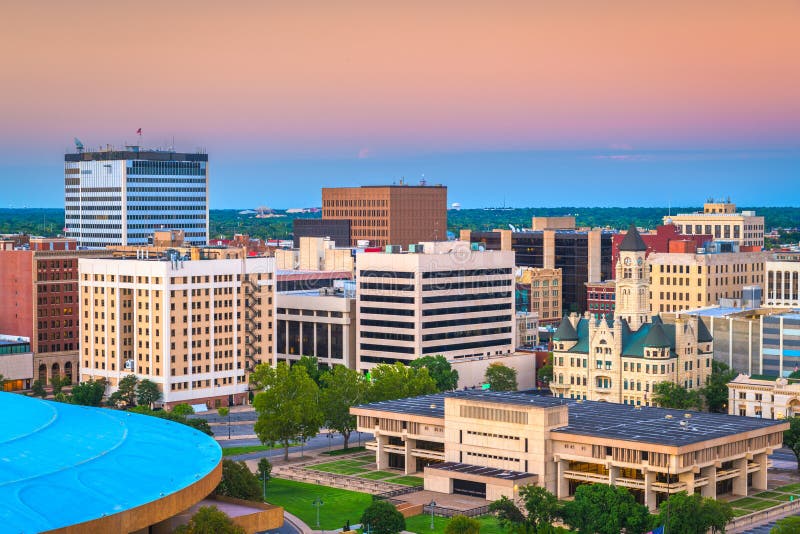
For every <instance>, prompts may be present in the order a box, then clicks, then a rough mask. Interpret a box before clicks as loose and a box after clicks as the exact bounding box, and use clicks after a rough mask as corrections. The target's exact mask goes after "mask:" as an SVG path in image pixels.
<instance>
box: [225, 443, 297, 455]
mask: <svg viewBox="0 0 800 534" xmlns="http://www.w3.org/2000/svg"><path fill="white" fill-rule="evenodd" d="M292 445H295V444H294V443H293V444H292ZM282 448H283V446H282V445H273V446H272V447H270V446H269V445H250V446H248V447H222V456H236V455H237V454H249V453H251V452H261V451H272V450H275V449H282Z"/></svg>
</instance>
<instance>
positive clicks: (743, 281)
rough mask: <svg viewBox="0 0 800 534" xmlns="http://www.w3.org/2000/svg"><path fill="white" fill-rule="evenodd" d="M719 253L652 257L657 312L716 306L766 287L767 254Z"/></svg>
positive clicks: (703, 252) (713, 250)
mask: <svg viewBox="0 0 800 534" xmlns="http://www.w3.org/2000/svg"><path fill="white" fill-rule="evenodd" d="M716 245H720V244H719V243H717V244H716ZM716 245H715V246H716ZM719 250H720V249H718V248H715V247H711V248H707V249H706V250H704V251H701V253H694V254H680V253H678V254H675V253H668V254H652V255H651V256H650V257H649V258H648V260H649V262H650V268H651V274H650V281H651V285H650V291H651V297H650V298H651V305H652V311H653V313H660V312H676V311H682V310H690V309H695V308H704V307H707V306H714V305H716V304H719V302H720V299H744V298H745V297H746V296H747V295H746V294H745V291H744V289H745V287H748V286H754V285H759V286H763V284H764V265H765V262H766V261H767V259H768V254H767V253H766V252H740V251H731V252H721V251H719ZM722 250H725V249H724V248H723V249H722ZM733 250H735V248H734V249H733Z"/></svg>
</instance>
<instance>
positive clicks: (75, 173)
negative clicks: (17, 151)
mask: <svg viewBox="0 0 800 534" xmlns="http://www.w3.org/2000/svg"><path fill="white" fill-rule="evenodd" d="M76 145H77V150H76V152H75V153H72V154H65V155H64V197H65V198H64V208H65V221H64V226H65V230H64V231H65V233H66V236H67V237H72V238H75V239H77V240H78V244H79V245H80V246H82V247H89V248H101V247H106V246H109V245H123V246H127V245H143V244H147V242H148V239H149V238H151V237H152V235H153V232H154V231H155V230H183V231H184V236H185V242H186V243H187V244H192V245H204V244H206V243H207V242H208V154H201V153H198V154H185V153H180V152H174V151H171V150H143V149H140V148H139V147H138V146H127V147H125V150H115V149H113V148H108V149H106V150H99V151H96V152H89V151H85V150H84V149H83V145H81V144H80V143H79V142H77V140H76Z"/></svg>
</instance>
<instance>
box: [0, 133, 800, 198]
mask: <svg viewBox="0 0 800 534" xmlns="http://www.w3.org/2000/svg"><path fill="white" fill-rule="evenodd" d="M178 148H180V147H178ZM361 156H362V157H360V158H359V157H357V156H354V157H350V158H328V159H321V158H313V157H303V158H295V159H279V158H276V157H274V156H273V155H270V156H268V157H266V156H265V157H264V158H263V159H261V158H259V157H258V155H257V154H255V155H254V154H253V153H248V154H240V153H236V152H234V151H230V150H225V149H223V150H221V151H219V152H215V151H214V149H213V147H209V161H210V169H211V187H210V189H211V192H210V197H211V208H212V209H222V208H248V207H255V206H259V205H265V206H270V207H274V208H290V207H308V206H318V205H319V204H320V196H321V193H320V188H321V187H323V186H358V185H368V184H387V183H392V182H394V181H398V180H400V179H401V178H405V179H406V181H407V182H408V183H418V182H419V180H420V179H422V178H423V176H424V178H425V179H426V180H427V181H428V182H429V183H442V184H445V185H447V186H448V200H449V202H450V203H452V202H459V203H461V205H462V207H464V208H479V207H487V206H501V205H506V206H511V207H537V206H541V207H548V206H668V205H673V206H699V205H701V204H702V202H703V201H704V200H705V199H706V198H707V197H709V196H715V197H723V196H730V197H731V199H732V200H733V201H734V202H735V203H737V204H738V205H741V206H798V205H800V150H754V151H748V150H719V151H678V150H671V151H636V150H630V149H628V147H624V146H623V147H618V148H616V149H610V150H603V151H589V150H587V151H517V152H465V153H435V154H427V155H419V154H414V155H393V156H389V157H382V156H380V155H366V156H367V157H363V156H365V154H362V155H361ZM62 165H63V164H62V160H61V157H60V155H59V154H52V156H51V155H48V158H47V159H45V160H38V161H37V160H25V159H23V161H19V160H17V161H15V162H14V163H13V164H10V161H9V158H6V157H4V158H3V159H2V160H0V179H2V182H3V185H4V194H3V202H2V204H0V207H3V208H6V207H11V206H14V207H23V206H28V207H62V206H63V174H62V173H63V171H62V169H63V166H62Z"/></svg>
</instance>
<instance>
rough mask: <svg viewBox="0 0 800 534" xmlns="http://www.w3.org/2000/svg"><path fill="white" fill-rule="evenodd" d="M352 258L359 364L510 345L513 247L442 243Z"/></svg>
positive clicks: (478, 352)
mask: <svg viewBox="0 0 800 534" xmlns="http://www.w3.org/2000/svg"><path fill="white" fill-rule="evenodd" d="M390 250H391V249H390ZM356 264H357V265H356V266H357V270H358V276H357V282H358V289H357V294H358V296H357V300H358V348H357V351H358V352H357V353H358V366H359V368H360V369H362V370H363V369H369V368H371V367H374V366H375V365H377V364H379V363H394V362H396V361H400V362H409V361H411V360H414V359H416V358H418V357H421V356H427V355H437V354H442V355H444V356H445V357H446V358H447V359H448V360H452V359H454V358H463V357H472V356H488V355H496V354H509V353H511V352H513V351H514V344H515V335H514V326H515V319H514V255H513V254H512V253H510V252H503V251H485V250H480V249H479V247H478V246H471V244H470V243H465V242H463V241H445V242H436V243H423V244H421V245H418V246H415V247H414V249H413V251H409V252H406V253H394V252H369V253H363V254H360V255H359V256H358V258H357V261H356Z"/></svg>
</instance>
